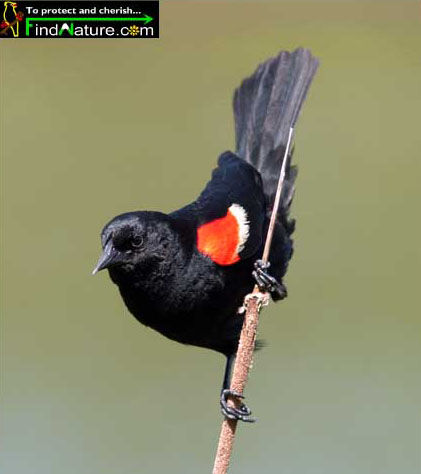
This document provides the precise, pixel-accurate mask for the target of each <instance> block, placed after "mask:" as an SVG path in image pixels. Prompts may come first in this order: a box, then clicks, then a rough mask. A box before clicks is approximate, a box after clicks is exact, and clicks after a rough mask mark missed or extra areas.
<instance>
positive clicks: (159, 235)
mask: <svg viewBox="0 0 421 474" xmlns="http://www.w3.org/2000/svg"><path fill="white" fill-rule="evenodd" d="M173 240H175V234H174V231H173V229H172V226H171V222H170V219H169V218H168V216H166V215H165V214H162V213H160V212H146V211H142V212H129V213H126V214H121V215H119V216H117V217H115V218H114V219H112V220H111V221H110V222H109V223H108V224H107V225H106V226H105V227H104V229H103V230H102V233H101V241H102V249H103V251H102V255H101V256H100V258H99V260H98V263H97V265H96V267H95V268H94V271H93V272H92V273H93V274H95V273H97V272H99V271H100V270H103V269H104V268H108V269H110V270H111V271H112V270H117V271H122V272H124V273H129V272H131V271H133V270H137V269H142V268H143V269H144V268H146V267H153V266H156V265H159V263H160V262H162V261H164V260H165V259H166V258H167V257H168V253H169V252H170V251H171V249H172V248H174V246H172V245H171V241H173Z"/></svg>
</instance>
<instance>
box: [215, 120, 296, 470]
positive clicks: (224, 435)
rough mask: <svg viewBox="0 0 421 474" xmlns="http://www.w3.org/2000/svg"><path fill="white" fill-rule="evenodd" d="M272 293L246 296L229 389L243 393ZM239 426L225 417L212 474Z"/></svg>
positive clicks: (223, 464)
mask: <svg viewBox="0 0 421 474" xmlns="http://www.w3.org/2000/svg"><path fill="white" fill-rule="evenodd" d="M293 132H294V129H293V128H292V127H291V128H290V129H289V135H288V141H287V145H286V148H285V153H284V158H283V160H282V167H281V172H280V174H279V180H278V187H277V190H276V195H275V200H274V204H273V209H272V215H271V218H270V223H269V228H268V232H267V236H266V242H265V247H264V250H263V256H262V260H263V261H264V262H267V261H268V258H269V252H270V246H271V243H272V237H273V231H274V228H275V223H276V216H277V213H278V208H279V203H280V201H281V195H282V188H283V183H284V180H285V172H286V163H287V159H288V154H289V149H290V147H291V141H292V135H293ZM268 300H269V297H268V295H267V294H263V293H260V292H259V288H258V287H257V285H256V286H255V287H254V289H253V292H252V293H250V294H248V295H247V296H246V297H245V298H244V307H245V309H246V313H245V315H244V323H243V328H242V330H241V335H240V341H239V343H238V350H237V356H236V360H235V365H234V370H233V374H232V379H231V387H230V389H231V390H232V391H234V392H237V393H243V392H244V388H245V386H246V383H247V378H248V373H249V370H250V366H251V363H252V360H253V351H254V345H255V341H256V333H257V327H258V324H259V314H260V310H261V309H262V306H264V305H265V304H267V302H268ZM232 403H233V404H234V405H238V404H239V401H238V400H233V401H232ZM236 428H237V420H230V419H228V418H225V419H224V421H223V422H222V427H221V433H220V435H219V442H218V449H217V451H216V456H215V464H214V467H213V474H225V473H226V472H227V471H228V466H229V462H230V458H231V453H232V448H233V446H234V439H235V431H236Z"/></svg>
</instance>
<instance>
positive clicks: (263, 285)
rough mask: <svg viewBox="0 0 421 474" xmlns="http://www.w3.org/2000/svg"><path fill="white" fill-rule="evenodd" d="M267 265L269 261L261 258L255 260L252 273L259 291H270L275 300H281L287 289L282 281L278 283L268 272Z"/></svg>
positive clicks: (268, 265)
mask: <svg viewBox="0 0 421 474" xmlns="http://www.w3.org/2000/svg"><path fill="white" fill-rule="evenodd" d="M269 267H270V263H269V262H267V263H266V262H264V261H263V260H256V262H255V263H254V271H253V273H252V275H253V277H254V279H255V280H256V283H257V286H258V287H259V290H260V291H262V292H263V293H270V294H271V295H272V297H275V299H276V300H282V299H284V298H286V296H287V289H286V287H285V285H284V284H283V283H282V282H281V283H279V281H278V280H277V279H276V278H274V277H273V276H271V275H270V274H269V273H268V269H269Z"/></svg>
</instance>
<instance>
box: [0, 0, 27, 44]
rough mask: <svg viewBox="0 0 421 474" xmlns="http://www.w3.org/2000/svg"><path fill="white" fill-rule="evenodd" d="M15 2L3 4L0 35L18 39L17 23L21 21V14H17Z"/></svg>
mask: <svg viewBox="0 0 421 474" xmlns="http://www.w3.org/2000/svg"><path fill="white" fill-rule="evenodd" d="M17 6H18V4H17V3H16V2H10V1H6V2H4V9H3V20H2V22H1V23H0V35H2V36H6V35H7V36H14V37H15V38H18V37H19V23H20V22H21V21H22V20H23V13H22V12H17V11H16V8H17Z"/></svg>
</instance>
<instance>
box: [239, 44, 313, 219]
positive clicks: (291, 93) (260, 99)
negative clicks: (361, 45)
mask: <svg viewBox="0 0 421 474" xmlns="http://www.w3.org/2000/svg"><path fill="white" fill-rule="evenodd" d="M317 67H318V60H317V59H316V58H314V57H313V56H312V55H311V53H310V51H309V50H307V49H302V48H299V49H297V50H295V51H294V52H292V53H289V52H287V51H281V52H280V53H279V55H278V56H276V57H275V58H271V59H269V60H268V61H266V62H265V63H263V64H261V65H260V66H259V67H258V68H257V70H256V71H255V73H254V74H253V75H252V76H250V77H249V78H247V79H245V80H244V81H243V82H242V84H241V85H240V87H239V88H238V89H236V91H235V93H234V118H235V131H236V153H237V155H238V156H240V157H241V158H243V159H244V160H245V161H247V162H248V163H250V164H251V165H253V166H254V167H255V168H256V169H257V170H258V171H259V172H260V174H261V175H262V179H263V186H264V191H265V195H266V197H267V199H268V202H269V203H271V202H273V197H274V194H275V192H276V186H277V182H278V177H279V172H280V169H281V164H282V163H281V161H282V157H283V154H284V151H285V147H286V144H287V140H288V134H289V129H290V127H294V126H295V123H296V121H297V118H298V115H299V113H300V110H301V107H302V104H303V102H304V100H305V97H306V94H307V91H308V88H309V87H310V84H311V81H312V79H313V76H314V74H315V73H316V70H317ZM288 160H289V162H290V161H291V155H290V156H289V157H288ZM296 175H297V169H296V167H294V166H290V164H289V163H288V164H287V166H286V176H285V182H284V188H283V193H282V200H281V208H280V213H281V214H283V215H284V216H286V215H287V214H288V209H289V206H290V204H291V201H292V198H293V195H294V180H295V177H296Z"/></svg>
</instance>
